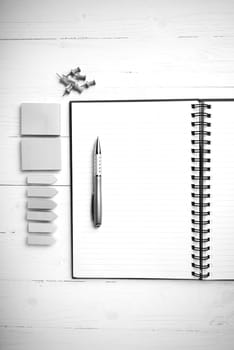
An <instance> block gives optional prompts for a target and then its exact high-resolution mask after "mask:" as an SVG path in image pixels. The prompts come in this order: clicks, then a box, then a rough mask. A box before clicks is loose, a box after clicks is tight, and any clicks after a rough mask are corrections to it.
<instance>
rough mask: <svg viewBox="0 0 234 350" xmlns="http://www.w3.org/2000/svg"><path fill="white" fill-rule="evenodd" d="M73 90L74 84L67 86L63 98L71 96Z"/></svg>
mask: <svg viewBox="0 0 234 350" xmlns="http://www.w3.org/2000/svg"><path fill="white" fill-rule="evenodd" d="M72 89H73V85H72V84H69V85H67V86H66V87H65V90H64V93H63V96H64V95H69V94H70V92H71V91H72Z"/></svg>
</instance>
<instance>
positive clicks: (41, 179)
mask: <svg viewBox="0 0 234 350" xmlns="http://www.w3.org/2000/svg"><path fill="white" fill-rule="evenodd" d="M56 181H57V178H56V177H55V176H54V175H51V174H32V175H28V176H27V179H26V182H27V184H28V185H53V184H54V183H55V182H56Z"/></svg>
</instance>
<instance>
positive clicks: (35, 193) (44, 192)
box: [27, 186, 57, 198]
mask: <svg viewBox="0 0 234 350" xmlns="http://www.w3.org/2000/svg"><path fill="white" fill-rule="evenodd" d="M56 194H57V190H56V189H55V188H53V187H48V186H42V187H33V186H29V187H28V189H27V196H28V197H47V198H52V197H54V196H55V195H56Z"/></svg>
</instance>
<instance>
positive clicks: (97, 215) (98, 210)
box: [93, 175, 102, 227]
mask: <svg viewBox="0 0 234 350" xmlns="http://www.w3.org/2000/svg"><path fill="white" fill-rule="evenodd" d="M94 186H95V188H94V198H93V201H94V202H93V206H94V213H93V214H94V225H95V226H96V227H99V226H101V224H102V178H101V176H98V175H97V176H95V178H94Z"/></svg>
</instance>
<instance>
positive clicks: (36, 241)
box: [27, 233, 55, 246]
mask: <svg viewBox="0 0 234 350" xmlns="http://www.w3.org/2000/svg"><path fill="white" fill-rule="evenodd" d="M54 243H55V239H54V237H53V236H51V235H46V234H45V235H43V234H38V235H37V234H35V233H32V234H29V235H28V236H27V244H28V245H42V246H43V245H47V246H50V245H52V244H54Z"/></svg>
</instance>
